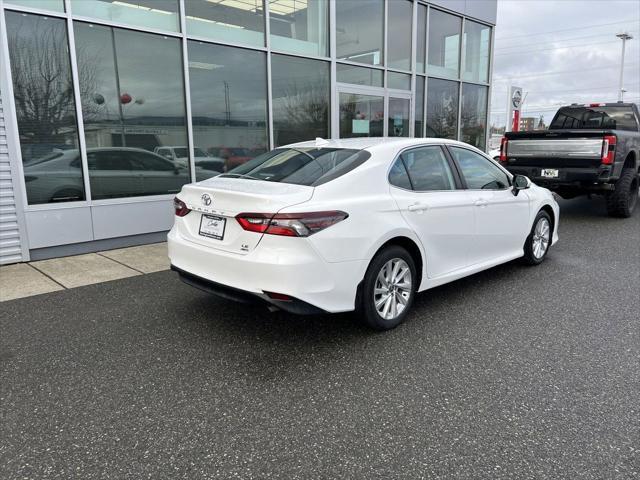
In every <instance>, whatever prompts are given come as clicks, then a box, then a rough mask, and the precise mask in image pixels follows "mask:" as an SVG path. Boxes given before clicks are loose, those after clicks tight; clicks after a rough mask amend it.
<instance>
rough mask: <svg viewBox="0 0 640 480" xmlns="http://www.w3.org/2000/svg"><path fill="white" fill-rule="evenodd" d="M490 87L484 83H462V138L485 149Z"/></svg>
mask: <svg viewBox="0 0 640 480" xmlns="http://www.w3.org/2000/svg"><path fill="white" fill-rule="evenodd" d="M488 94H489V89H488V88H487V87H483V86H482V85H473V84H470V83H463V84H462V108H461V113H460V140H462V141H463V142H466V143H469V144H471V145H474V146H476V147H478V148H479V149H481V150H483V149H484V146H485V139H486V133H487V130H486V129H487V99H488Z"/></svg>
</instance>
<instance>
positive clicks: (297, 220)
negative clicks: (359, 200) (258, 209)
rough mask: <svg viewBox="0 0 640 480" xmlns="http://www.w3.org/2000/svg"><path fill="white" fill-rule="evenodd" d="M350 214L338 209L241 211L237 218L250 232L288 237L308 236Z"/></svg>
mask: <svg viewBox="0 0 640 480" xmlns="http://www.w3.org/2000/svg"><path fill="white" fill-rule="evenodd" d="M348 216H349V215H348V214H347V213H345V212H341V211H338V210H331V211H327V212H302V213H278V214H275V213H240V214H238V215H237V216H236V220H237V221H238V223H239V224H240V226H241V227H242V228H243V229H244V230H247V231H249V232H257V233H268V234H269V235H283V236H286V237H308V236H309V235H313V234H314V233H316V232H319V231H320V230H324V229H325V228H327V227H330V226H331V225H335V224H336V223H338V222H341V221H342V220H344V219H345V218H347V217H348Z"/></svg>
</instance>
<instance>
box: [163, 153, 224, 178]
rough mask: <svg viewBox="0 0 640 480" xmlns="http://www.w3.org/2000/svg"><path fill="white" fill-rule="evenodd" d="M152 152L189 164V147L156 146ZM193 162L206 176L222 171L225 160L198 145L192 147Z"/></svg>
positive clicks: (184, 164) (183, 164)
mask: <svg viewBox="0 0 640 480" xmlns="http://www.w3.org/2000/svg"><path fill="white" fill-rule="evenodd" d="M154 152H155V153H157V154H158V155H161V156H163V157H165V158H166V159H167V160H169V161H171V162H173V163H175V164H176V165H181V166H182V167H185V168H187V167H188V165H189V149H188V148H187V147H156V148H155V149H154ZM193 154H194V158H193V161H194V164H195V166H196V169H198V170H202V171H203V175H206V176H208V177H210V176H213V175H216V174H217V173H222V172H224V169H225V161H224V159H222V158H219V157H213V156H211V155H209V154H208V153H207V152H205V151H204V150H202V149H201V148H199V147H194V149H193Z"/></svg>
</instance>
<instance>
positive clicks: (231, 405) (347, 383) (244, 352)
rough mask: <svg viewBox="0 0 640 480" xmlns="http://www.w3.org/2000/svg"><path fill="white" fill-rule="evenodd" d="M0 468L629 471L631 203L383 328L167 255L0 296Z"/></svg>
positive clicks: (637, 272) (565, 222) (374, 474)
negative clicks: (218, 293)
mask: <svg viewBox="0 0 640 480" xmlns="http://www.w3.org/2000/svg"><path fill="white" fill-rule="evenodd" d="M0 329H1V330H0V366H1V367H0V414H1V422H0V423H1V424H0V478H2V479H7V480H9V479H18V478H20V479H22V478H33V479H40V478H46V479H58V478H60V479H72V478H81V479H110V478H113V479H145V478H153V479H164V478H167V479H169V478H170V479H182V478H185V479H187V478H188V479H200V478H221V479H230V478H243V479H268V478H284V479H314V478H322V479H332V478H336V479H338V478H339V479H377V478H384V479H395V478H398V479H401V478H402V479H404V478H411V479H413V478H460V479H469V478H487V479H488V478H490V479H502V478H505V479H506V478H509V479H513V478H518V479H520V478H522V479H529V478H530V479H534V478H535V479H559V478H568V479H616V478H620V479H626V478H639V477H640V210H637V211H636V214H635V215H634V217H633V218H631V219H626V220H621V219H612V218H608V217H607V216H606V214H605V211H604V205H603V203H602V201H601V200H598V199H594V200H593V201H589V200H587V199H577V200H572V201H570V202H563V203H562V218H561V223H560V242H559V243H558V244H557V245H555V246H554V247H552V249H551V251H550V253H549V257H548V258H547V261H546V262H545V263H544V264H542V265H540V266H538V267H527V266H524V265H521V264H520V263H518V262H512V263H509V264H507V265H503V266H500V267H497V268H494V269H492V270H489V271H486V272H483V273H480V274H477V275H474V276H472V277H469V278H466V279H463V280H460V281H457V282H454V283H452V284H449V285H445V286H442V287H439V288H436V289H434V290H431V291H428V292H425V293H423V294H420V295H419V296H418V297H417V303H416V305H415V307H414V310H413V312H412V314H411V315H410V317H409V319H408V321H407V322H406V323H405V324H404V325H402V326H400V327H399V328H397V329H396V330H394V331H391V332H386V333H375V332H372V331H369V330H368V329H366V328H364V327H362V326H360V325H359V324H357V323H355V322H354V321H353V318H352V317H351V316H350V315H334V316H331V315H327V316H319V317H297V316H294V315H289V314H286V313H269V312H267V311H266V310H264V309H262V308H259V307H247V306H244V305H239V304H234V303H230V302H227V301H224V300H220V299H217V298H214V297H211V296H209V295H207V294H205V293H203V292H200V291H198V290H195V289H193V288H191V287H189V286H187V285H184V284H182V283H181V282H179V281H178V279H177V277H176V274H174V273H173V272H158V273H152V274H149V275H143V276H136V277H131V278H125V279H121V280H116V281H112V282H107V283H102V284H96V285H89V286H85V287H79V288H75V289H71V290H64V291H58V292H53V293H48V294H44V295H38V296H34V297H29V298H24V299H19V300H12V301H8V302H4V303H2V304H0Z"/></svg>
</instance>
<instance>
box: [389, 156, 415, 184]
mask: <svg viewBox="0 0 640 480" xmlns="http://www.w3.org/2000/svg"><path fill="white" fill-rule="evenodd" d="M389 183H390V184H391V185H393V186H395V187H400V188H404V189H405V190H412V187H411V181H410V180H409V175H408V174H407V169H406V168H405V167H404V163H403V161H402V158H398V159H396V161H395V162H394V164H393V166H392V167H391V171H390V172H389Z"/></svg>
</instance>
